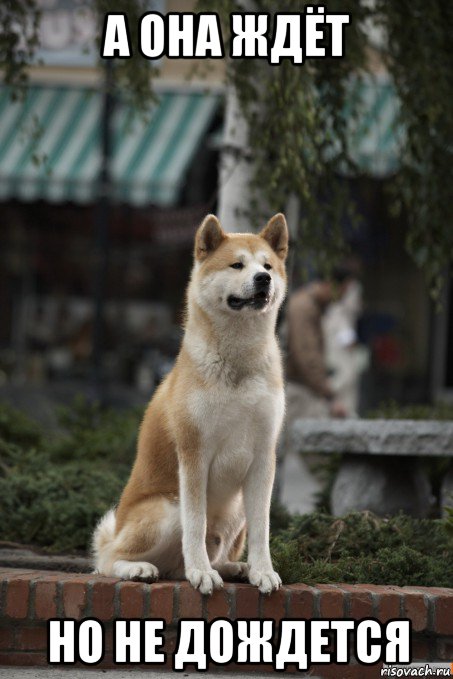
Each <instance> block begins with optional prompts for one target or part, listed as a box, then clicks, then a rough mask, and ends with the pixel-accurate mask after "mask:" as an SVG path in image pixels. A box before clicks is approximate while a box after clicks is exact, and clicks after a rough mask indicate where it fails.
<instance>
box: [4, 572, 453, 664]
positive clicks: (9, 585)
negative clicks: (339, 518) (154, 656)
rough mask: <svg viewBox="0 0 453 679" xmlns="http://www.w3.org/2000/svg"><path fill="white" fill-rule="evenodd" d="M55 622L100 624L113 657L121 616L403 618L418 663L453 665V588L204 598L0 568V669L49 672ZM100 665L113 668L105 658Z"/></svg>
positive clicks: (235, 588) (164, 588)
mask: <svg viewBox="0 0 453 679" xmlns="http://www.w3.org/2000/svg"><path fill="white" fill-rule="evenodd" d="M52 617H61V618H64V617H68V618H75V619H82V618H85V617H96V618H98V619H99V620H101V621H103V622H104V623H105V625H106V639H107V644H106V651H109V650H110V651H111V641H110V642H109V635H111V627H112V625H111V623H112V621H113V620H114V619H115V618H117V617H125V618H128V617H134V618H148V617H160V618H164V619H165V621H166V623H167V626H168V628H167V629H168V630H169V631H170V636H172V632H171V631H172V630H174V629H175V625H176V623H177V621H178V619H179V618H204V619H206V620H212V619H214V618H216V617H227V618H230V619H235V618H257V617H259V618H274V619H275V620H276V621H277V622H279V621H280V619H282V618H318V617H320V618H342V617H345V618H352V619H357V620H359V619H361V618H366V617H375V618H377V619H378V620H380V621H381V622H386V621H387V620H389V619H391V618H398V617H405V618H409V619H410V620H411V621H412V628H413V633H414V638H413V656H414V660H415V659H418V660H430V659H431V660H452V658H453V589H445V588H433V587H395V586H385V585H348V584H335V585H317V586H314V587H310V586H307V585H303V584H296V585H287V586H284V587H283V588H282V589H281V590H279V591H278V592H274V593H273V594H272V595H270V596H264V595H261V594H260V593H259V592H258V590H257V589H256V588H255V587H252V586H251V585H247V584H233V583H225V588H224V589H223V590H221V591H218V592H215V593H214V594H213V595H212V596H211V597H204V596H202V595H200V594H199V593H198V592H196V591H195V590H193V589H192V587H191V586H190V585H189V584H188V583H187V582H169V581H161V582H157V583H154V584H152V585H149V584H143V583H137V582H125V581H121V580H119V579H115V578H105V577H103V576H97V575H93V574H75V573H61V572H56V571H37V570H27V569H23V570H20V569H10V568H0V665H45V664H46V662H47V661H46V621H47V619H48V618H52ZM172 639H173V641H174V634H173V637H172ZM109 644H110V646H109ZM170 645H171V639H170ZM169 650H170V648H169ZM102 666H104V667H108V666H112V665H111V664H110V665H109V658H108V653H107V654H106V660H105V662H104V663H103V665H102ZM250 669H252V668H250ZM255 669H259V670H260V671H262V670H263V669H265V667H264V666H263V667H260V668H255ZM331 669H332V671H333V670H335V667H334V666H332V667H331ZM337 669H338V668H337ZM344 669H345V668H344V667H343V670H344ZM351 669H352V668H351ZM364 669H365V668H364V667H362V666H356V670H357V676H358V677H359V676H365V673H364ZM369 669H370V670H371V669H374V671H376V668H369ZM243 670H244V668H242V671H243ZM360 671H361V672H362V674H360ZM329 672H330V670H329V669H326V668H323V670H322V674H321V676H326V677H328V676H331V675H330V673H329ZM332 676H338V675H335V674H334V673H333V674H332ZM345 676H346V675H345ZM348 676H349V674H348ZM350 676H351V677H353V676H356V675H355V674H354V673H352V674H350ZM370 676H376V674H374V675H373V674H370Z"/></svg>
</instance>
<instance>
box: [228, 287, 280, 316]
mask: <svg viewBox="0 0 453 679" xmlns="http://www.w3.org/2000/svg"><path fill="white" fill-rule="evenodd" d="M269 300H270V296H269V292H268V291H266V290H259V291H258V292H256V293H255V294H254V295H252V297H236V296H235V295H230V296H229V297H228V299H227V304H228V306H229V307H230V309H234V310H235V311H239V310H240V309H243V308H244V307H251V308H252V309H262V308H263V307H265V306H266V304H268V303H269Z"/></svg>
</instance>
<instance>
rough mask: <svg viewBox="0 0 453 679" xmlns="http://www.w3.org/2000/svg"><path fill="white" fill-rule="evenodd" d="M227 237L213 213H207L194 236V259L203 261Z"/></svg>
mask: <svg viewBox="0 0 453 679" xmlns="http://www.w3.org/2000/svg"><path fill="white" fill-rule="evenodd" d="M225 238H227V235H226V233H225V231H224V230H223V229H222V227H221V226H220V222H219V220H218V219H217V217H216V216H215V215H207V216H206V217H205V218H204V219H203V222H202V224H201V226H200V227H199V228H198V231H197V235H196V236H195V253H194V254H195V259H198V261H200V262H201V261H203V259H206V257H207V256H208V255H210V254H211V252H214V250H217V248H218V247H219V245H220V244H221V243H222V242H223V241H224V240H225Z"/></svg>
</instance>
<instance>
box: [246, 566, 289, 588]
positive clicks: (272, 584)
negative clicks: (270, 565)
mask: <svg viewBox="0 0 453 679" xmlns="http://www.w3.org/2000/svg"><path fill="white" fill-rule="evenodd" d="M249 582H250V584H251V585H255V586H256V587H258V589H259V590H260V592H262V593H263V594H270V593H271V592H273V591H274V590H276V589H279V588H280V587H281V584H282V581H281V578H280V576H279V574H278V573H276V572H275V571H273V570H272V569H269V570H262V571H261V570H257V569H256V568H250V571H249Z"/></svg>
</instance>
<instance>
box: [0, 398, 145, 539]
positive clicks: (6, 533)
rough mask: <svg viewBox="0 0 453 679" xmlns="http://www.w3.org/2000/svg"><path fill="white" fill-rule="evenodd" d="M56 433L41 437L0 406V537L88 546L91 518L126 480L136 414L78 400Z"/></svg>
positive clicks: (65, 413) (114, 499) (62, 417)
mask: <svg viewBox="0 0 453 679" xmlns="http://www.w3.org/2000/svg"><path fill="white" fill-rule="evenodd" d="M59 423H60V426H61V431H60V432H59V433H58V434H53V435H49V436H48V438H45V437H44V435H43V433H42V431H41V430H40V429H39V427H38V426H37V425H36V424H34V423H33V422H32V421H31V420H30V419H28V418H26V417H25V416H24V415H22V414H20V413H17V412H15V411H14V410H13V409H11V408H10V407H9V406H3V405H2V406H1V407H0V515H1V516H2V517H7V520H6V521H2V522H1V524H0V539H2V540H11V541H15V542H23V543H26V544H30V543H33V544H35V545H39V546H41V547H43V548H45V549H47V550H49V551H62V550H85V549H87V547H88V545H89V541H90V537H91V533H92V531H93V527H94V525H95V523H96V521H97V520H98V519H99V518H100V517H101V516H102V514H104V512H105V511H106V510H107V509H108V508H109V507H111V506H112V504H114V503H116V502H117V501H118V499H119V496H120V493H121V490H122V488H123V486H124V484H125V482H126V480H127V478H128V475H129V472H130V466H131V463H132V460H133V456H134V448H135V439H136V435H137V430H138V424H139V414H138V413H137V412H128V413H117V412H114V411H111V410H104V411H101V409H100V408H99V407H97V406H89V405H88V404H87V403H86V402H85V401H83V400H80V399H79V400H77V401H76V402H75V404H74V407H73V408H71V409H62V410H61V412H60V413H59Z"/></svg>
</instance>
